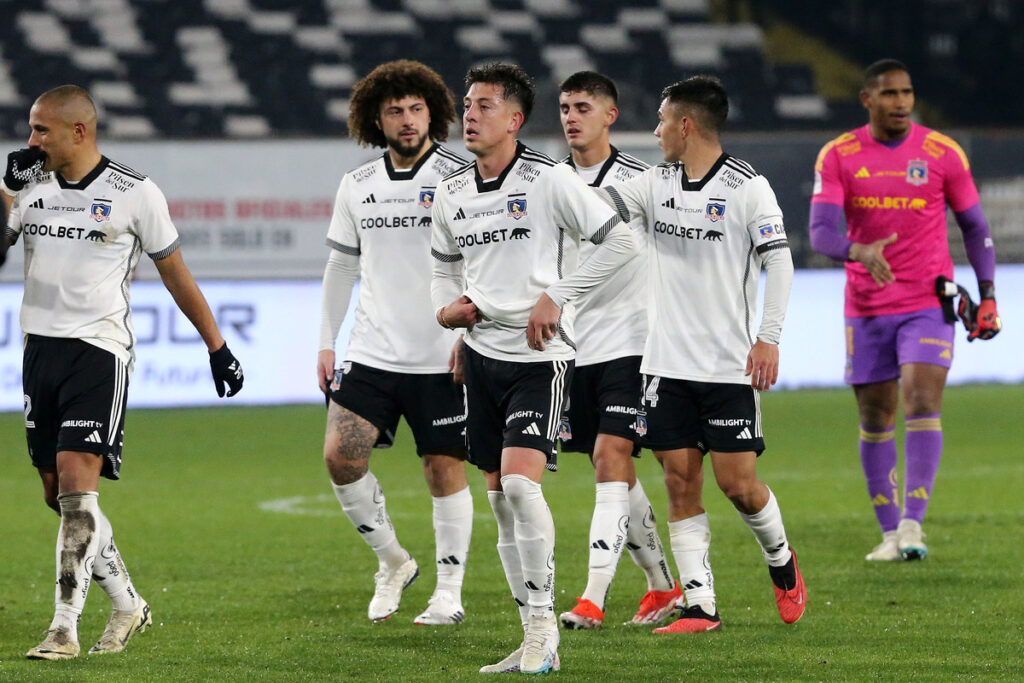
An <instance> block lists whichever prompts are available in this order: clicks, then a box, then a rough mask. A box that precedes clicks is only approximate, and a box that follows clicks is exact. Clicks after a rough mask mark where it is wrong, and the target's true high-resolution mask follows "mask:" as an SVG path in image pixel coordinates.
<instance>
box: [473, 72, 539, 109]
mask: <svg viewBox="0 0 1024 683" xmlns="http://www.w3.org/2000/svg"><path fill="white" fill-rule="evenodd" d="M474 83H486V84H488V85H496V86H499V87H500V88H501V89H502V93H503V95H502V96H503V97H504V98H505V99H506V100H514V101H515V102H518V103H519V107H520V108H521V109H522V111H523V125H526V121H527V119H529V118H530V112H532V111H533V98H534V84H533V79H532V78H530V76H529V74H527V73H526V72H525V71H523V70H522V68H520V67H519V66H517V65H515V64H502V63H500V62H495V63H493V64H487V65H485V66H478V67H475V68H472V69H470V70H469V71H468V72H467V73H466V87H467V88H469V87H470V86H471V85H473V84H474Z"/></svg>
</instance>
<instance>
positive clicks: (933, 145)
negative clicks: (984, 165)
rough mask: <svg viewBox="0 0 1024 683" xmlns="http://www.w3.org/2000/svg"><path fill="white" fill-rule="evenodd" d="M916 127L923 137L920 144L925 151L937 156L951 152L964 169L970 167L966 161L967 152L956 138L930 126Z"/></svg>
mask: <svg viewBox="0 0 1024 683" xmlns="http://www.w3.org/2000/svg"><path fill="white" fill-rule="evenodd" d="M918 127H919V128H920V129H921V134H922V137H923V141H922V143H921V146H922V147H923V148H924V150H925V151H926V152H929V153H930V154H931V155H932V156H936V157H939V158H941V157H943V156H945V154H946V152H947V151H948V152H951V153H952V155H953V158H955V159H957V160H959V161H960V163H961V164H963V167H964V169H970V167H971V164H970V162H968V161H967V154H966V153H965V152H964V150H963V147H961V146H960V145H959V144H958V143H957V141H956V140H954V139H953V138H951V137H950V136H948V135H945V134H944V133H940V132H939V131H937V130H934V129H932V128H927V127H925V126H918Z"/></svg>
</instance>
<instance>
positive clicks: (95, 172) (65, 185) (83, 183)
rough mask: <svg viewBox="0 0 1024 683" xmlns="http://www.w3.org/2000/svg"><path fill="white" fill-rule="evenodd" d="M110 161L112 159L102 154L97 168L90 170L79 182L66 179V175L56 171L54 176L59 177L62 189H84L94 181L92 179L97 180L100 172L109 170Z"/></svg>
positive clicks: (58, 182)
mask: <svg viewBox="0 0 1024 683" xmlns="http://www.w3.org/2000/svg"><path fill="white" fill-rule="evenodd" d="M109 163H110V159H108V158H106V157H105V156H101V157H100V163H98V164H96V166H95V168H93V169H92V170H91V171H89V172H88V173H87V174H86V175H85V177H84V178H82V179H81V180H79V181H78V182H77V183H70V182H68V181H67V180H64V177H63V176H62V175H61V174H60V173H54V174H53V177H54V178H56V179H57V184H58V185H59V186H60V189H62V190H84V189H85V188H87V187H89V184H90V183H92V181H94V180H96V178H98V177H99V176H100V173H103V172H104V171H105V170H107V164H109Z"/></svg>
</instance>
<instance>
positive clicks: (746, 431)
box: [736, 427, 754, 439]
mask: <svg viewBox="0 0 1024 683" xmlns="http://www.w3.org/2000/svg"><path fill="white" fill-rule="evenodd" d="M736 438H737V439H752V438H754V437H752V436H751V435H750V428H749V427H744V428H743V431H742V432H740V433H739V434H737V435H736Z"/></svg>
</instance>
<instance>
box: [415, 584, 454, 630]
mask: <svg viewBox="0 0 1024 683" xmlns="http://www.w3.org/2000/svg"><path fill="white" fill-rule="evenodd" d="M465 618H466V613H465V611H464V610H463V609H462V602H461V601H460V600H459V598H458V597H456V595H455V594H454V593H452V592H451V591H446V590H437V591H435V592H434V594H433V595H432V596H430V600H428V601H427V609H426V611H424V612H423V614H421V615H419V616H418V617H416V618H415V619H414V620H413V622H412V623H414V624H419V625H421V626H444V625H447V624H458V623H461V622H462V620H463V619H465Z"/></svg>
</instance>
